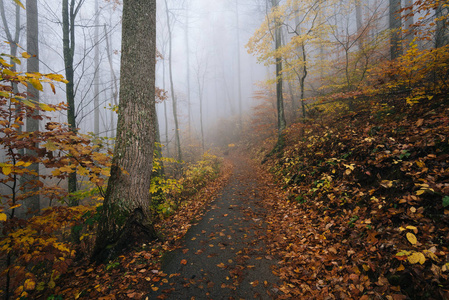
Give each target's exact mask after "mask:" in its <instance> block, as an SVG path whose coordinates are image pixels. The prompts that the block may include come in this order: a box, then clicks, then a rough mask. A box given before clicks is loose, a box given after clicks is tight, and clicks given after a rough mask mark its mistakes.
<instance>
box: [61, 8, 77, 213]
mask: <svg viewBox="0 0 449 300" xmlns="http://www.w3.org/2000/svg"><path fill="white" fill-rule="evenodd" d="M78 9H79V6H78V7H76V8H75V0H70V6H69V0H63V1H62V43H63V53H64V67H65V79H66V80H67V81H68V83H67V85H66V98H67V105H68V108H67V123H68V124H69V128H70V130H71V131H72V132H76V117H75V88H74V86H75V85H74V70H73V57H74V51H75V17H76V14H77V12H78ZM68 191H69V193H73V192H75V191H76V173H71V174H70V175H69V180H68ZM69 201H70V203H69V204H70V205H71V206H76V205H78V201H76V200H75V199H70V200H69Z"/></svg>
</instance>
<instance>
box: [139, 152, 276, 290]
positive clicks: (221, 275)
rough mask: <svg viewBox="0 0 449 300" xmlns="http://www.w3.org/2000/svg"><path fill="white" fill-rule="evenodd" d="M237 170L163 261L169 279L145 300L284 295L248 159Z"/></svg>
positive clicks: (239, 161) (236, 163)
mask: <svg viewBox="0 0 449 300" xmlns="http://www.w3.org/2000/svg"><path fill="white" fill-rule="evenodd" d="M231 160H232V162H233V165H234V171H233V173H232V175H231V178H230V180H229V182H228V184H227V185H226V186H225V187H224V188H223V190H222V191H221V193H220V196H219V197H218V198H217V199H215V200H214V202H213V203H212V205H211V206H210V207H209V209H208V210H207V212H206V214H205V215H204V216H203V218H202V220H201V221H200V222H199V223H198V224H197V225H195V226H193V227H192V228H191V229H190V230H189V231H188V233H187V235H186V236H185V242H184V243H183V247H181V248H179V249H177V250H176V251H174V252H172V253H170V254H169V255H167V256H166V257H165V258H164V263H163V265H162V271H163V272H164V273H166V274H168V276H167V277H166V280H163V281H161V282H159V283H158V284H154V285H153V286H152V289H153V291H152V292H150V293H149V294H148V295H147V298H146V299H156V298H157V299H254V298H256V299H270V298H272V297H275V296H276V294H277V293H278V292H279V290H278V289H277V288H276V286H277V285H278V278H277V277H276V276H275V275H274V274H273V273H272V266H273V265H274V264H276V263H277V261H278V260H277V259H275V258H274V257H272V256H270V255H268V254H267V247H266V244H265V242H264V239H263V237H264V235H265V231H266V222H265V220H266V210H265V209H262V206H261V204H262V202H263V201H262V200H263V199H262V198H261V197H260V194H259V190H260V188H261V186H260V185H259V183H258V182H257V180H256V176H255V171H256V170H255V169H254V167H251V166H250V165H249V164H248V162H247V160H245V159H242V158H240V157H236V156H232V157H231Z"/></svg>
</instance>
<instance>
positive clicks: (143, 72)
mask: <svg viewBox="0 0 449 300" xmlns="http://www.w3.org/2000/svg"><path fill="white" fill-rule="evenodd" d="M122 28H123V29H122V59H121V72H120V83H121V84H120V104H119V117H118V118H119V119H118V125H117V140H116V145H115V150H114V157H113V159H112V168H111V177H110V179H109V183H108V187H107V190H106V195H105V199H104V203H103V209H102V211H101V218H100V222H99V226H98V233H97V240H96V246H95V250H94V255H93V258H94V259H95V260H97V261H105V260H107V259H110V258H112V257H114V256H116V255H118V254H119V253H120V252H121V251H123V250H124V248H127V247H131V246H133V245H134V244H135V242H148V241H149V240H151V239H153V238H155V232H154V230H153V227H152V225H151V224H152V216H151V212H150V201H151V199H150V192H149V191H150V184H151V173H152V168H153V150H154V142H155V140H156V137H155V132H156V131H155V124H156V108H155V59H156V1H155V0H125V1H124V2H123V27H122Z"/></svg>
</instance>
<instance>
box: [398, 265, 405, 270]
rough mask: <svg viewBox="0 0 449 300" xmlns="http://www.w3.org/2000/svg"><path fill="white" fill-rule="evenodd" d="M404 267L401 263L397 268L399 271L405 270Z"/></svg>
mask: <svg viewBox="0 0 449 300" xmlns="http://www.w3.org/2000/svg"><path fill="white" fill-rule="evenodd" d="M404 269H405V268H404V266H403V265H402V264H401V265H400V266H399V267H398V268H397V269H396V270H397V271H404Z"/></svg>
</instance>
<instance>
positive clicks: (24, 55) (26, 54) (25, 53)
mask: <svg viewBox="0 0 449 300" xmlns="http://www.w3.org/2000/svg"><path fill="white" fill-rule="evenodd" d="M22 57H23V58H26V59H28V58H30V57H31V55H29V54H28V53H27V52H22Z"/></svg>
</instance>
